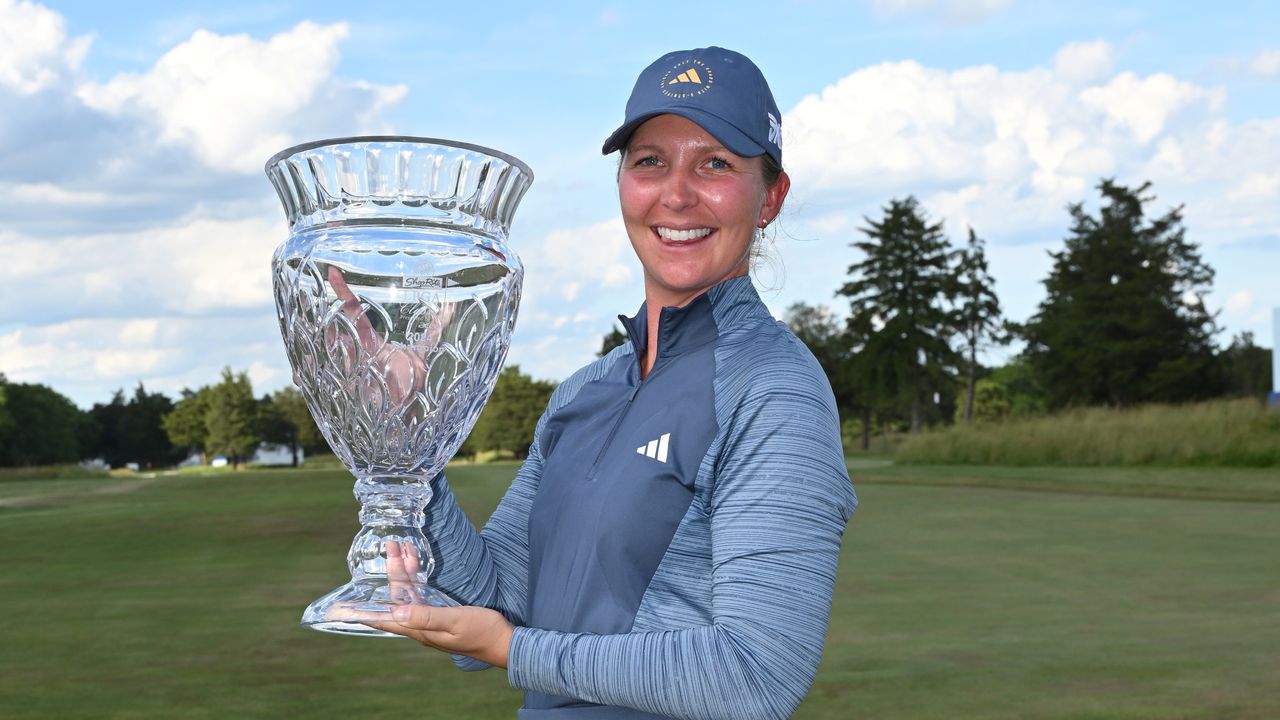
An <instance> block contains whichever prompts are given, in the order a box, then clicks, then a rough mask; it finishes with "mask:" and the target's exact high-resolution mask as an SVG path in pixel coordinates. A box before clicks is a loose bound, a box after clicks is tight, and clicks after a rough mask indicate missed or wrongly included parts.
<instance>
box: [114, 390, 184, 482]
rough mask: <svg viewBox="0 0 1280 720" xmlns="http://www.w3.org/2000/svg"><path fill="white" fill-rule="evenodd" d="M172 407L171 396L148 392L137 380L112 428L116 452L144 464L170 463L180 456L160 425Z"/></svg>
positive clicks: (148, 465) (160, 464)
mask: <svg viewBox="0 0 1280 720" xmlns="http://www.w3.org/2000/svg"><path fill="white" fill-rule="evenodd" d="M172 411H173V401H172V400H170V399H169V398H168V397H166V396H165V395H163V394H162V393H148V392H147V390H146V388H145V387H143V385H142V383H138V387H137V389H136V390H135V391H134V394H133V399H132V400H130V401H129V402H128V403H127V404H126V405H125V406H124V411H123V412H122V413H121V414H120V418H119V424H118V425H117V428H116V438H117V440H118V442H119V452H120V454H121V455H122V456H123V457H125V458H127V461H129V462H136V463H138V464H139V465H141V466H143V467H147V468H151V467H159V466H168V465H172V464H173V463H174V462H175V461H176V460H178V459H180V458H178V457H177V456H176V455H177V453H176V450H177V448H175V447H174V444H173V443H172V442H170V440H169V436H168V435H167V434H166V433H165V429H164V422H163V421H164V418H165V416H166V415H168V414H169V413H170V412H172Z"/></svg>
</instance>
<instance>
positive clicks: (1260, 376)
mask: <svg viewBox="0 0 1280 720" xmlns="http://www.w3.org/2000/svg"><path fill="white" fill-rule="evenodd" d="M1219 360H1220V362H1221V366H1222V376H1223V390H1224V391H1225V392H1226V393H1227V394H1228V395H1232V396H1235V397H1264V396H1265V395H1266V394H1267V393H1269V392H1271V388H1272V387H1273V386H1272V384H1271V351H1270V350H1267V349H1266V348H1262V347H1258V346H1257V345H1254V344H1253V333H1251V332H1248V331H1245V332H1242V333H1240V334H1239V335H1236V336H1235V337H1234V338H1232V339H1231V345H1230V346H1229V347H1227V349H1225V350H1223V351H1222V353H1221V354H1220V355H1219Z"/></svg>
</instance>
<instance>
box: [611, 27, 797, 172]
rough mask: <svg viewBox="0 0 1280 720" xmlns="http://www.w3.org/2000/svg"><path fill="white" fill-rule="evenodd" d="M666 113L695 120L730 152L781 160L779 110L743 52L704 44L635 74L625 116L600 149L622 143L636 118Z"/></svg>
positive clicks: (635, 124)
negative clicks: (769, 156)
mask: <svg viewBox="0 0 1280 720" xmlns="http://www.w3.org/2000/svg"><path fill="white" fill-rule="evenodd" d="M667 113H670V114H672V115H679V116H680V117H683V118H686V119H688V120H692V121H693V122H695V123H697V124H698V125H699V126H701V127H702V129H703V130H706V131H707V132H708V133H710V134H711V136H712V137H714V138H715V139H716V140H719V141H720V142H721V143H722V144H724V146H725V147H726V148H727V149H728V150H729V151H730V152H732V153H733V154H735V155H740V156H742V157H755V156H757V155H763V154H765V153H768V154H769V155H771V156H772V157H773V159H774V160H775V161H777V163H778V165H782V113H780V112H778V104H777V103H775V102H774V101H773V93H772V92H770V91H769V83H767V82H765V79H764V75H763V74H762V73H761V72H760V68H758V67H756V65H755V63H753V62H751V60H750V59H748V58H747V56H746V55H743V54H741V53H736V52H734V51H732V50H726V49H724V48H719V47H709V48H697V49H694V50H680V51H678V52H673V53H667V54H666V55H663V56H662V57H661V58H658V60H657V61H655V62H654V63H653V64H652V65H650V66H649V67H647V68H645V69H644V72H642V73H640V78H639V79H638V80H636V86H635V88H633V89H632V90H631V98H630V99H629V100H627V115H626V119H625V120H624V121H623V123H622V126H621V127H619V128H618V129H617V130H615V131H614V132H613V134H612V135H610V136H609V139H608V140H605V141H604V147H603V148H602V149H601V152H602V153H604V154H605V155H608V154H609V153H611V152H613V151H614V150H620V149H622V148H625V147H626V146H627V142H628V141H630V140H631V133H633V132H635V130H636V128H638V127H640V124H641V123H643V122H644V121H645V120H648V119H649V118H651V117H654V116H656V115H664V114H667Z"/></svg>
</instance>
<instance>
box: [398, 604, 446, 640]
mask: <svg viewBox="0 0 1280 720" xmlns="http://www.w3.org/2000/svg"><path fill="white" fill-rule="evenodd" d="M455 612H456V609H455V608H438V607H434V606H431V605H399V606H397V607H396V608H394V609H393V610H392V611H391V619H393V620H395V621H396V623H397V624H399V625H400V626H401V627H404V628H409V629H412V630H418V631H421V632H424V633H430V634H433V635H434V634H445V635H448V634H451V633H452V630H453V626H454V624H455V623H454V620H455V618H454V614H455Z"/></svg>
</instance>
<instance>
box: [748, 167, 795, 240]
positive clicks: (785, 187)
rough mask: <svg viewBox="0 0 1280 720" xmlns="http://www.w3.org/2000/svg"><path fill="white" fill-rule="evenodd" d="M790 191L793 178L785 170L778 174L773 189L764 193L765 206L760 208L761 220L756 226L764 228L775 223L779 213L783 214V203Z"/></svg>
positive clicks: (768, 189)
mask: <svg viewBox="0 0 1280 720" xmlns="http://www.w3.org/2000/svg"><path fill="white" fill-rule="evenodd" d="M790 191H791V176H790V175H787V171H786V170H783V171H782V172H781V173H779V174H778V181H777V182H775V183H774V184H773V187H771V188H767V189H766V190H765V191H764V204H763V205H762V206H761V207H760V218H759V219H758V220H757V222H756V224H757V225H759V226H760V227H764V226H765V225H768V224H769V223H771V222H773V219H774V218H776V217H778V213H780V212H782V203H783V201H784V200H786V199H787V193H788V192H790Z"/></svg>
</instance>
